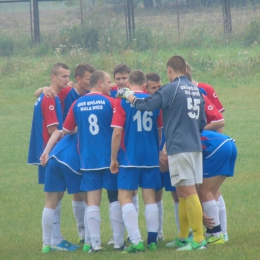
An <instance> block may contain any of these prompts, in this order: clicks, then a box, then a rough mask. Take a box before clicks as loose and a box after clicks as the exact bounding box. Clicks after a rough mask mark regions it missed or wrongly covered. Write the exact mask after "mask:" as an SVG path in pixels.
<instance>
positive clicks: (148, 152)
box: [111, 92, 163, 168]
mask: <svg viewBox="0 0 260 260" xmlns="http://www.w3.org/2000/svg"><path fill="white" fill-rule="evenodd" d="M135 96H136V97H137V98H146V97H149V95H148V94H145V93H143V92H136V93H135ZM111 126H112V127H119V128H122V129H123V130H124V132H123V133H124V137H123V138H122V142H121V149H120V152H119V164H120V166H121V167H138V168H140V167H145V168H151V167H158V165H159V139H158V128H162V127H163V124H162V115H161V113H160V110H159V109H157V110H154V111H139V110H137V109H136V108H135V107H134V106H133V105H132V104H130V103H129V102H128V101H127V100H122V99H116V101H115V109H114V115H113V120H112V124H111Z"/></svg>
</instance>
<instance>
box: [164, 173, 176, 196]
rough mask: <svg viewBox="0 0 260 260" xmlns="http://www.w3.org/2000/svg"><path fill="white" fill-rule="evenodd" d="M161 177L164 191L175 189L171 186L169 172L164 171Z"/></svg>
mask: <svg viewBox="0 0 260 260" xmlns="http://www.w3.org/2000/svg"><path fill="white" fill-rule="evenodd" d="M162 177H163V178H162V179H163V187H164V189H165V190H166V191H176V188H175V186H172V184H171V177H170V172H164V173H162Z"/></svg>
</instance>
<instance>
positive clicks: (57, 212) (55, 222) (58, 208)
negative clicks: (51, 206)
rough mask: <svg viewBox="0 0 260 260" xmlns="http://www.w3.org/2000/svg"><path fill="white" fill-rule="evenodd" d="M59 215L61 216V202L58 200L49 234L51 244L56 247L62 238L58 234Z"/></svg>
mask: <svg viewBox="0 0 260 260" xmlns="http://www.w3.org/2000/svg"><path fill="white" fill-rule="evenodd" d="M60 215H61V201H60V200H59V202H58V204H57V206H56V208H55V210H54V220H53V227H52V233H51V244H52V245H53V246H56V245H57V244H59V243H60V242H61V241H62V236H61V232H60Z"/></svg>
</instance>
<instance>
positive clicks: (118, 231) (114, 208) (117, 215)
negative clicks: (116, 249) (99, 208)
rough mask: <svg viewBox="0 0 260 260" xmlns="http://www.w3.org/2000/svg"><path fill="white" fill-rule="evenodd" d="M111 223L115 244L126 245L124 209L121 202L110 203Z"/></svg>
mask: <svg viewBox="0 0 260 260" xmlns="http://www.w3.org/2000/svg"><path fill="white" fill-rule="evenodd" d="M109 208H110V209H109V213H110V214H109V215H110V222H111V226H112V230H113V238H114V242H115V243H114V244H115V245H118V246H120V247H121V246H123V245H124V230H125V225H124V221H123V216H122V209H121V206H120V203H119V201H115V202H112V203H110V207H109Z"/></svg>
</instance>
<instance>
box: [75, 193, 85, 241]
mask: <svg viewBox="0 0 260 260" xmlns="http://www.w3.org/2000/svg"><path fill="white" fill-rule="evenodd" d="M85 207H86V204H85V201H84V200H83V199H82V197H81V195H80V194H78V193H75V194H73V200H72V209H73V214H74V217H75V219H76V223H77V229H78V236H79V243H84V239H85V225H84V216H85Z"/></svg>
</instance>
